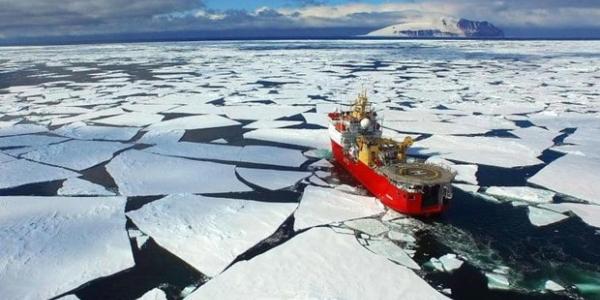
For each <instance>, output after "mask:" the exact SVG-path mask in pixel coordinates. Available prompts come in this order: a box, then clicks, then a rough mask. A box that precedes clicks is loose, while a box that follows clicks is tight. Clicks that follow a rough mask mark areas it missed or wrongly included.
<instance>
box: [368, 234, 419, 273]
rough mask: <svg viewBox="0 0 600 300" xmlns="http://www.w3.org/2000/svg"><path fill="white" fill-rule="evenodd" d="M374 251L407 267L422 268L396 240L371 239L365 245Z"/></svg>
mask: <svg viewBox="0 0 600 300" xmlns="http://www.w3.org/2000/svg"><path fill="white" fill-rule="evenodd" d="M365 247H366V248H367V249H369V250H371V251H372V252H373V253H375V254H378V255H381V256H383V257H385V258H387V259H389V260H391V261H393V262H397V263H399V264H401V265H403V266H405V267H407V268H410V269H414V270H420V269H421V267H419V265H418V264H417V263H416V262H415V261H414V260H412V258H411V257H410V256H409V255H408V254H406V252H404V250H403V249H402V248H400V247H398V246H397V245H396V244H394V242H392V241H389V240H384V239H375V240H369V241H368V242H367V245H366V246H365Z"/></svg>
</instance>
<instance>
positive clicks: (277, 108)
mask: <svg viewBox="0 0 600 300" xmlns="http://www.w3.org/2000/svg"><path fill="white" fill-rule="evenodd" d="M311 108H312V107H311V106H291V105H273V104H271V105H250V106H242V105H239V106H238V105H231V106H223V107H221V111H222V113H224V114H225V115H226V116H227V117H229V118H231V119H235V120H275V119H279V118H283V117H290V116H293V115H297V114H300V113H303V112H305V111H308V110H310V109H311Z"/></svg>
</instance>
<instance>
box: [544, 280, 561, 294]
mask: <svg viewBox="0 0 600 300" xmlns="http://www.w3.org/2000/svg"><path fill="white" fill-rule="evenodd" d="M544 289H546V290H548V291H553V292H560V291H564V290H565V288H564V287H562V286H561V285H560V284H558V283H556V282H554V281H552V280H546V283H544Z"/></svg>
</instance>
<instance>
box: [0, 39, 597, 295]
mask: <svg viewBox="0 0 600 300" xmlns="http://www.w3.org/2000/svg"><path fill="white" fill-rule="evenodd" d="M598 74H600V42H599V41H483V40H481V41H443V40H322V41H319V40H311V41H306V40H296V41H221V42H217V41H214V42H170V43H136V44H102V45H93V44H90V45H74V46H37V47H2V48H0V215H1V216H2V218H0V223H1V224H2V226H1V227H0V240H1V241H2V243H0V245H2V246H1V247H4V248H2V249H3V250H6V251H0V295H2V296H3V297H2V298H7V299H28V298H29V299H40V298H44V299H45V298H53V297H64V298H66V297H70V298H74V297H77V298H79V299H138V298H143V299H165V298H166V299H182V298H186V297H187V298H191V299H195V298H206V297H208V298H211V297H212V298H214V297H218V298H241V297H243V298H252V297H255V298H256V297H267V296H268V297H275V298H293V297H295V298H344V299H352V298H360V299H365V298H390V297H391V298H411V299H412V298H423V299H431V298H444V297H445V296H443V295H446V296H447V297H451V298H454V299H529V298H535V299H564V298H572V299H580V298H586V299H587V298H589V299H598V298H600V279H599V278H600V235H599V234H598V227H599V226H600V224H599V221H598V220H600V196H598V195H600V185H599V184H598V182H599V180H600V178H599V175H598V174H600V154H599V152H598V150H597V149H598V146H600V85H598V82H599V79H600V77H599V75H598ZM362 87H364V88H366V89H367V91H368V94H369V96H370V100H371V101H372V102H373V104H374V107H375V109H377V111H378V113H379V115H380V116H381V117H382V118H383V126H384V134H385V135H386V136H391V137H394V138H395V139H403V138H404V137H405V136H411V137H412V138H413V139H414V140H415V144H414V145H413V147H412V148H411V154H412V155H413V156H414V157H416V158H418V159H429V160H430V161H434V162H438V163H443V164H445V165H447V166H448V167H449V168H451V169H453V170H454V171H456V172H457V183H456V184H455V186H456V189H454V198H453V200H452V205H451V207H450V209H449V210H448V211H447V212H446V213H445V214H444V215H442V216H439V217H436V218H430V219H415V218H411V217H407V216H403V215H401V214H396V213H393V212H390V211H389V210H386V209H385V208H384V207H383V206H381V204H380V203H379V202H378V201H377V200H376V199H375V198H373V197H371V196H370V195H368V193H367V192H366V191H365V190H364V189H362V188H361V187H360V186H358V184H357V183H356V182H355V181H354V180H353V179H352V178H351V177H349V176H348V174H346V173H345V172H344V171H343V170H340V169H339V168H338V167H337V166H336V165H334V164H332V161H331V160H330V159H331V153H330V151H329V148H330V142H329V138H328V134H327V113H328V112H331V111H334V110H335V109H339V108H344V107H347V105H348V104H350V103H351V101H352V100H353V99H354V97H355V95H356V93H357V92H358V91H360V90H361V88H362ZM112 195H114V196H115V197H106V196H112ZM83 196H84V197H83ZM90 233H93V234H90ZM6 245H8V246H6ZM109 246H110V247H109ZM59 275H60V276H62V278H61V280H59V279H57V277H59ZM290 291H294V292H290ZM442 293H443V295H442Z"/></svg>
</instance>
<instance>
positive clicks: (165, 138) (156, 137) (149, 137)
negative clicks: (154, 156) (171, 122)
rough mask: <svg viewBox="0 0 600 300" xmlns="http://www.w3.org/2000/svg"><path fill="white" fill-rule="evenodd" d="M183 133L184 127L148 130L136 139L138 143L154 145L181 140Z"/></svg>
mask: <svg viewBox="0 0 600 300" xmlns="http://www.w3.org/2000/svg"><path fill="white" fill-rule="evenodd" d="M184 134H185V130H184V129H178V130H168V131H163V130H149V131H146V132H145V133H144V135H143V136H142V137H141V138H140V139H139V140H137V142H138V143H141V144H148V145H156V144H163V143H176V142H179V140H181V138H182V137H183V135H184Z"/></svg>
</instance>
